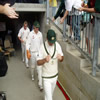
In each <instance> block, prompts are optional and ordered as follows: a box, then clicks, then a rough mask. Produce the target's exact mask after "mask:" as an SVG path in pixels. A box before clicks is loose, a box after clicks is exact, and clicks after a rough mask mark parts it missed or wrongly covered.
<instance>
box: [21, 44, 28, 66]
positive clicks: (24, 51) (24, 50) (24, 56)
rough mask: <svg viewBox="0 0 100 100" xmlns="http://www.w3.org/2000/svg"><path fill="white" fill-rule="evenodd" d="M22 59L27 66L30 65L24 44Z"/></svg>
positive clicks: (22, 45)
mask: <svg viewBox="0 0 100 100" xmlns="http://www.w3.org/2000/svg"><path fill="white" fill-rule="evenodd" d="M21 47H22V59H23V61H24V62H25V64H26V65H28V58H27V51H26V44H24V43H22V44H21Z"/></svg>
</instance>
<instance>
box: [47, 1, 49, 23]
mask: <svg viewBox="0 0 100 100" xmlns="http://www.w3.org/2000/svg"><path fill="white" fill-rule="evenodd" d="M48 18H49V0H47V24H49V20H48Z"/></svg>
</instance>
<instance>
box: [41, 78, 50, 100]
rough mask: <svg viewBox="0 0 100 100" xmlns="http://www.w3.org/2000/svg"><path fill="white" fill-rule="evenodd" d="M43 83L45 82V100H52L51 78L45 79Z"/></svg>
mask: <svg viewBox="0 0 100 100" xmlns="http://www.w3.org/2000/svg"><path fill="white" fill-rule="evenodd" d="M43 83H44V92H45V100H52V88H51V82H50V80H49V79H43Z"/></svg>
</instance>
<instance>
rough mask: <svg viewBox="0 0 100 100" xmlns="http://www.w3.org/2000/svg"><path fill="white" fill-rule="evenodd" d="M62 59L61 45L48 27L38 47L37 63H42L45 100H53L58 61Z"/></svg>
mask: <svg viewBox="0 0 100 100" xmlns="http://www.w3.org/2000/svg"><path fill="white" fill-rule="evenodd" d="M63 59H64V56H63V52H62V49H61V46H60V44H59V43H58V42H56V34H55V31H54V30H52V29H49V30H48V32H47V40H46V41H45V43H44V44H42V45H41V47H40V49H39V56H38V57H37V64H38V65H39V66H38V67H40V66H41V65H42V69H43V70H42V78H43V83H44V93H45V100H53V93H54V90H55V87H56V82H57V79H58V61H60V62H62V61H63Z"/></svg>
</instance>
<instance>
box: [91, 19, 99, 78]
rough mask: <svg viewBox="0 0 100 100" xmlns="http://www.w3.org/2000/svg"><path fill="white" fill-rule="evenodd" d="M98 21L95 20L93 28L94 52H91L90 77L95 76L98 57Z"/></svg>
mask: <svg viewBox="0 0 100 100" xmlns="http://www.w3.org/2000/svg"><path fill="white" fill-rule="evenodd" d="M98 28H99V27H98V20H97V18H95V27H94V33H95V34H94V50H93V64H92V75H93V76H96V64H97V60H98V59H97V57H98V43H99V40H98V36H99V35H98Z"/></svg>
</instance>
